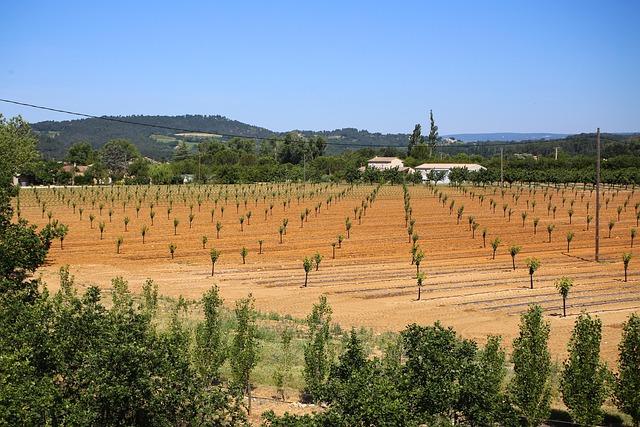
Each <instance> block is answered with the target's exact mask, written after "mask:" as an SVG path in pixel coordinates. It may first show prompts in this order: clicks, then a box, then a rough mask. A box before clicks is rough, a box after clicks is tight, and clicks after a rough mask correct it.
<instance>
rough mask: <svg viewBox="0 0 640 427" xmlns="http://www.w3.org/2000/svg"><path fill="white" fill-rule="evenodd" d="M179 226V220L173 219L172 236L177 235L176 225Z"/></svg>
mask: <svg viewBox="0 0 640 427" xmlns="http://www.w3.org/2000/svg"><path fill="white" fill-rule="evenodd" d="M179 224H180V220H178V218H173V235H174V236H175V235H177V234H178V225H179Z"/></svg>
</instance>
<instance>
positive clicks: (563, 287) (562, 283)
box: [556, 277, 573, 317]
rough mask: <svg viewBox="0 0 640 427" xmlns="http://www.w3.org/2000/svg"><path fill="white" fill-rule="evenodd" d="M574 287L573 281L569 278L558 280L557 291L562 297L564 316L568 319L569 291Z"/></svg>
mask: <svg viewBox="0 0 640 427" xmlns="http://www.w3.org/2000/svg"><path fill="white" fill-rule="evenodd" d="M572 286H573V279H571V278H569V277H561V278H560V279H558V280H556V289H558V292H559V293H560V296H561V297H562V316H563V317H567V297H568V296H569V290H571V287H572Z"/></svg>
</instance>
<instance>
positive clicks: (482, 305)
mask: <svg viewBox="0 0 640 427" xmlns="http://www.w3.org/2000/svg"><path fill="white" fill-rule="evenodd" d="M404 191H405V190H403V187H402V186H399V185H396V186H392V185H382V186H371V185H353V186H352V185H342V184H306V185H303V184H253V185H233V186H231V185H230V186H224V185H185V186H169V187H168V186H140V187H133V186H128V187H124V186H122V187H121V186H115V187H74V188H72V187H69V188H36V189H33V188H31V189H29V188H25V189H22V190H21V191H20V194H19V197H18V198H17V199H15V200H14V205H15V207H16V214H18V213H19V215H20V216H21V217H22V218H25V219H27V220H28V221H30V222H32V223H35V224H37V225H38V226H44V225H45V224H47V223H48V222H50V221H56V220H57V221H59V222H60V223H63V224H66V225H68V233H67V234H66V236H65V238H64V241H63V242H60V240H58V239H56V240H55V241H54V242H53V243H52V247H51V251H50V253H49V258H48V265H47V266H46V267H44V268H43V269H41V274H42V276H43V278H44V279H45V281H46V282H47V283H48V284H49V285H50V286H52V287H53V286H55V284H56V283H57V281H58V279H57V272H58V269H59V267H60V266H62V265H65V264H69V265H70V269H71V272H72V273H73V274H74V275H75V276H76V278H77V282H78V283H81V284H85V285H86V284H97V285H99V286H101V287H103V288H108V287H109V286H110V281H111V279H112V278H113V277H115V276H123V277H124V278H126V279H127V280H128V281H129V283H130V285H131V287H132V289H133V290H134V291H137V290H139V289H140V287H141V286H142V284H143V282H144V280H145V279H147V278H151V279H153V280H154V281H155V282H156V283H158V285H159V287H160V292H161V293H162V294H165V295H168V296H178V295H182V296H184V297H188V298H193V299H196V298H199V297H200V295H201V294H202V293H203V292H204V291H206V290H207V289H209V288H210V287H211V285H212V283H217V284H218V285H219V287H220V291H221V295H222V296H223V298H224V299H225V301H226V303H227V304H228V305H230V306H231V304H233V301H235V300H237V299H239V298H242V297H245V296H246V295H247V294H248V293H252V294H253V296H254V297H255V300H256V307H257V308H258V309H259V310H261V311H265V312H271V311H273V312H278V313H280V314H290V315H292V316H294V317H304V316H306V315H307V314H308V313H309V311H310V309H311V306H312V304H313V303H314V302H316V301H317V300H318V296H319V295H321V294H326V295H327V297H328V300H329V302H330V304H331V306H332V307H333V313H334V314H333V319H334V320H335V321H336V322H338V323H340V324H341V326H343V327H349V326H364V327H368V328H372V329H373V330H374V331H376V332H383V331H397V330H400V329H402V328H404V327H405V326H406V325H407V324H409V323H414V322H415V323H419V324H430V323H433V322H434V321H436V320H440V321H441V322H442V323H443V324H445V325H450V326H453V327H454V328H455V329H456V331H458V332H459V333H460V334H461V335H462V336H464V337H468V338H474V339H477V340H478V341H480V342H484V340H485V338H486V336H487V335H488V334H500V335H502V336H503V338H504V343H505V345H507V346H509V345H510V343H511V341H512V339H513V338H514V337H515V336H516V334H517V331H518V323H519V320H520V319H519V315H520V313H522V312H523V311H525V310H526V309H527V306H528V304H530V303H538V304H540V305H541V306H542V307H543V308H544V310H545V313H546V315H547V318H548V320H549V321H550V322H551V339H550V347H551V351H552V354H553V356H554V357H555V358H557V360H560V361H561V360H563V359H564V357H565V348H566V343H567V342H568V340H569V337H570V333H571V330H572V328H573V323H574V321H575V316H576V315H577V314H579V313H580V312H581V311H587V312H589V313H592V314H596V315H598V316H599V317H600V318H601V319H602V321H603V342H602V352H603V353H602V355H603V358H604V359H605V360H606V361H607V362H608V363H609V364H610V365H614V364H615V361H616V358H617V345H618V341H619V337H620V332H621V324H622V322H623V321H624V320H625V319H626V318H627V317H628V316H629V314H630V313H631V312H634V311H638V310H640V292H639V287H640V283H639V279H640V275H639V274H638V268H637V266H638V265H640V261H639V260H636V259H632V260H631V262H630V263H629V269H628V280H627V281H626V282H625V280H624V276H625V275H624V268H623V262H622V255H623V253H625V252H629V253H631V252H633V249H632V248H631V244H632V239H631V234H632V229H633V228H635V227H637V221H638V206H639V203H640V191H635V190H633V189H631V188H609V187H607V188H603V190H602V191H603V192H602V198H601V201H602V209H601V262H600V263H596V262H594V261H593V254H594V230H595V220H594V219H593V218H592V217H593V216H594V212H595V196H596V195H595V192H594V191H593V190H592V189H591V188H590V187H586V188H584V187H583V186H582V185H580V186H576V187H571V186H569V187H564V186H562V187H548V186H528V185H527V186H515V185H514V186H512V187H505V188H504V189H501V188H499V187H445V186H438V187H432V186H424V185H415V186H412V185H410V186H408V187H407V191H408V195H409V198H408V199H407V198H405V197H403V194H404ZM405 200H408V204H405ZM452 202H453V206H452ZM408 207H410V215H408V216H407V215H406V212H407V210H406V208H408ZM461 207H463V210H462V211H460V208H461ZM570 213H571V215H570ZM152 216H153V218H152ZM92 218H93V219H92ZM125 218H127V220H125ZM347 218H349V220H348V222H349V223H350V224H351V226H350V229H349V230H348V231H347V229H346V228H347V226H346V222H347ZM411 220H414V221H415V223H414V224H413V225H411V224H410V222H411ZM241 221H242V222H241ZM125 222H126V224H125ZM534 222H535V223H537V226H536V227H535V232H534ZM285 224H286V225H285ZM549 225H553V229H552V230H551V232H549V229H548V226H549ZM610 226H611V228H610ZM409 227H411V228H412V230H411V231H412V233H408V231H407V229H408V228H409ZM101 229H102V230H101ZM143 229H145V230H146V231H145V233H144V234H145V235H144V243H143V236H142V230H143ZM569 232H571V233H573V236H572V239H571V241H570V244H569V245H568V242H567V235H568V233H569ZM483 234H485V236H484V238H483ZM609 234H610V237H609ZM339 235H342V236H343V240H342V242H341V243H338V236H339ZM412 235H414V237H413V239H416V237H417V239H416V240H415V244H416V247H418V248H419V249H418V250H417V252H420V251H421V252H422V253H424V258H423V259H422V260H421V262H420V266H419V269H420V271H421V272H422V273H424V280H423V285H422V287H421V298H420V300H417V294H418V288H417V286H416V282H417V281H416V272H417V268H416V265H414V263H412V245H413V241H412V240H413V239H412ZM203 236H206V239H203ZM496 238H499V239H500V244H499V245H498V246H497V250H496V255H495V259H493V256H492V246H491V243H492V242H493V241H494V240H495V239H496ZM281 239H282V240H281ZM549 240H551V241H549ZM117 241H120V245H119V247H117V244H116V242H117ZM260 241H262V243H259V242H260ZM333 244H335V249H334V247H333ZM170 245H173V248H174V253H173V256H172V254H171V253H170V249H169V248H170ZM514 245H517V246H520V247H521V250H520V251H519V253H517V255H516V256H515V267H516V268H515V270H514V269H513V268H512V262H513V260H512V257H511V255H510V251H509V250H510V247H511V246H514ZM61 246H62V247H63V248H61ZM260 247H262V249H260ZM212 248H215V249H217V250H219V251H220V256H219V258H218V260H217V262H216V263H215V273H214V274H213V276H212V262H211V256H210V251H211V249H212ZM243 248H246V251H244V253H245V259H244V262H243V257H242V255H241V253H242V252H243V250H242V249H243ZM118 252H119V253H118ZM260 252H262V253H260ZM334 252H335V258H334V257H333V254H334ZM316 253H318V254H320V255H321V256H322V260H321V262H320V264H319V268H318V269H317V270H316V265H315V264H314V265H313V267H312V268H311V271H310V272H309V274H308V286H307V287H306V288H302V287H301V286H302V285H304V283H305V271H304V269H303V259H304V258H305V257H309V258H311V259H313V257H314V255H315V254H316ZM531 257H535V258H537V259H538V260H539V261H540V266H539V268H538V269H537V271H535V273H534V275H533V281H534V288H533V289H530V275H529V269H528V267H527V265H526V260H527V258H531ZM562 276H567V277H570V278H572V279H573V280H574V286H573V288H572V289H571V291H570V293H569V296H568V299H567V305H566V307H567V317H562V298H561V296H560V295H559V293H558V291H557V289H556V286H555V282H556V280H557V279H559V278H560V277H562Z"/></svg>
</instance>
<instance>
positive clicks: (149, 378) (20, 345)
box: [0, 269, 244, 425]
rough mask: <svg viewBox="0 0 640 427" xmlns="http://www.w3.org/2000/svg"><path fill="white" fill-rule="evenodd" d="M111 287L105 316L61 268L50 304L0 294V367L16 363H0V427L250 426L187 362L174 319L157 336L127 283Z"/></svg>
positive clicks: (92, 294)
mask: <svg viewBox="0 0 640 427" xmlns="http://www.w3.org/2000/svg"><path fill="white" fill-rule="evenodd" d="M112 287H113V294H112V304H111V306H112V308H111V309H107V308H105V307H104V306H103V305H102V304H101V302H100V300H101V295H100V290H99V289H98V288H95V287H90V288H88V289H87V290H86V292H85V293H84V294H83V295H82V296H78V295H77V294H76V291H75V288H74V287H73V278H72V277H71V276H69V274H68V270H66V271H65V270H64V269H63V271H62V272H61V289H60V291H59V292H58V293H56V294H55V295H54V296H50V295H49V294H48V293H46V292H45V293H42V294H40V295H38V296H37V298H35V299H31V300H26V299H25V298H24V293H23V292H9V293H3V294H2V295H1V296H0V321H1V324H0V344H1V347H0V359H2V360H3V361H11V363H2V364H0V378H1V380H0V401H1V404H0V408H2V409H0V421H1V423H2V424H9V425H52V424H60V425H140V424H145V425H180V424H190V423H194V422H195V423H196V424H202V423H205V422H206V423H209V422H211V420H214V419H215V420H218V421H217V423H218V425H236V424H242V423H244V421H243V420H244V416H243V414H242V411H240V410H239V408H238V406H237V404H236V402H234V400H233V399H232V398H230V396H228V395H227V393H226V392H225V391H224V390H222V389H221V388H219V387H217V386H209V385H207V384H204V383H202V382H201V381H200V380H199V377H198V375H197V374H196V372H195V370H194V369H193V368H192V367H191V365H190V364H189V339H188V337H189V334H188V333H187V332H186V331H185V330H184V328H183V327H182V325H181V323H180V321H179V319H178V317H177V314H176V315H175V316H174V318H173V320H172V324H171V327H170V328H169V329H168V330H166V331H162V332H160V331H157V330H156V329H155V327H154V326H153V324H152V323H151V321H150V319H151V318H150V316H149V315H148V314H147V311H146V310H143V311H140V310H139V309H137V308H136V307H135V305H134V303H133V298H132V296H131V294H130V293H129V290H128V286H127V283H126V282H125V281H124V280H122V279H114V281H113V283H112ZM9 319H12V320H11V321H10V320H9ZM207 420H208V421H207Z"/></svg>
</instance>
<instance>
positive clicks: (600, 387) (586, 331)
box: [560, 314, 609, 426]
mask: <svg viewBox="0 0 640 427" xmlns="http://www.w3.org/2000/svg"><path fill="white" fill-rule="evenodd" d="M601 339H602V322H601V321H600V319H597V318H595V319H594V318H591V316H589V315H588V314H581V315H580V316H579V317H578V319H577V320H576V324H575V326H574V329H573V333H572V335H571V339H570V341H569V345H568V350H569V359H567V360H566V361H565V362H564V369H563V370H562V376H561V379H560V390H561V391H562V400H563V401H564V404H565V405H567V408H569V412H570V413H571V416H572V418H573V420H574V422H576V423H578V424H580V425H586V426H591V425H600V422H601V421H602V409H601V407H602V404H603V403H604V401H605V399H606V398H607V382H608V378H609V372H608V370H607V368H606V366H605V365H604V364H603V363H602V362H600V341H601Z"/></svg>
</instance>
